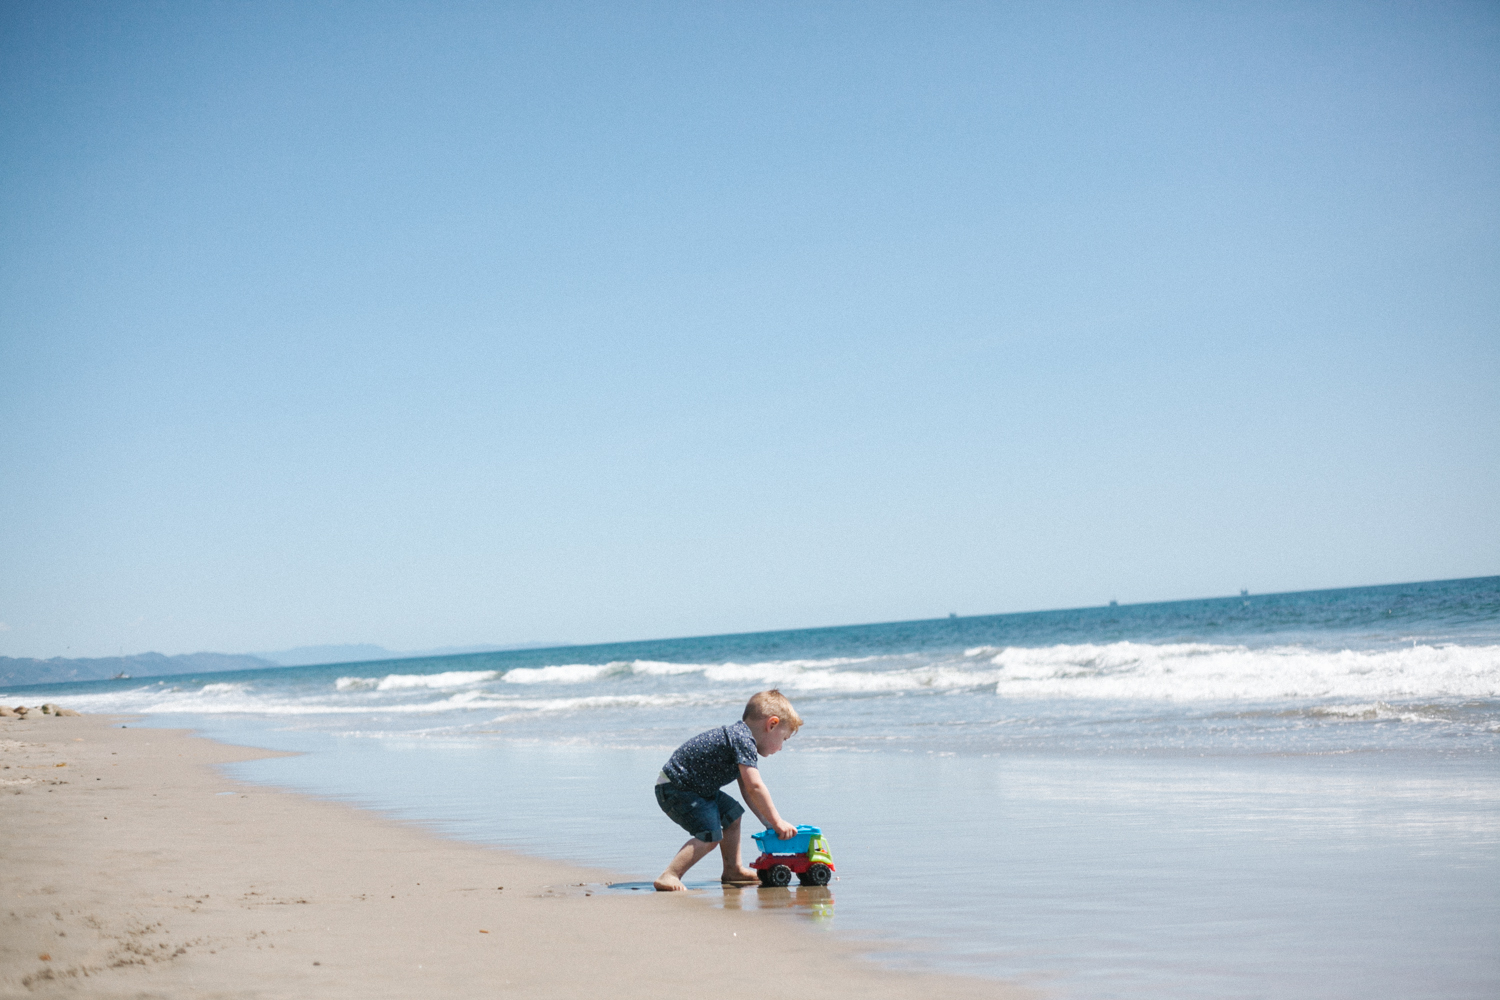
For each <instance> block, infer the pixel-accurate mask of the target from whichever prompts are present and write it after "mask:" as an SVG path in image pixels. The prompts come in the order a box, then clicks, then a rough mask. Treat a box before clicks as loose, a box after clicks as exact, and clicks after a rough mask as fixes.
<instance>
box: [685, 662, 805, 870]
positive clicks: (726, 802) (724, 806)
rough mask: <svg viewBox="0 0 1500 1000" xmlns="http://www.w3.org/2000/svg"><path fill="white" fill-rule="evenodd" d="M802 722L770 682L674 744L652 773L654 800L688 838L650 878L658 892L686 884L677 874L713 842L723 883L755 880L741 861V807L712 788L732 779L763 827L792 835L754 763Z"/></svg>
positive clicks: (707, 850)
mask: <svg viewBox="0 0 1500 1000" xmlns="http://www.w3.org/2000/svg"><path fill="white" fill-rule="evenodd" d="M801 727H802V719H801V718H800V717H799V716H798V715H797V713H796V711H795V710H794V709H793V708H792V703H791V702H789V701H787V700H786V696H784V695H783V694H782V693H781V692H780V691H776V690H774V689H773V690H771V691H762V692H761V693H760V694H757V695H754V696H752V697H751V699H750V703H749V704H747V705H746V706H745V714H744V715H743V716H742V717H741V719H740V721H739V722H736V723H735V724H734V725H732V726H720V727H719V728H718V729H710V730H709V731H708V732H706V733H699V734H698V735H697V736H694V737H693V738H692V739H690V740H688V741H687V742H686V743H684V744H683V745H682V746H680V747H678V748H677V751H676V752H675V753H673V754H672V757H671V759H670V760H668V761H667V766H666V767H664V768H662V769H661V773H660V774H659V775H657V777H656V803H657V805H659V806H661V810H662V812H664V813H666V814H667V816H668V817H670V818H671V820H672V822H674V823H676V824H677V825H678V826H680V827H682V828H683V829H684V830H686V831H687V832H688V833H691V834H692V835H693V839H691V840H689V841H688V842H687V843H686V844H683V845H682V850H680V851H678V852H677V856H676V857H675V858H673V859H672V863H671V864H669V865H667V870H666V871H664V872H662V873H661V876H660V877H659V878H657V880H656V882H655V885H656V888H657V889H658V890H659V891H661V892H681V891H682V890H684V889H686V888H687V887H686V886H684V885H683V884H682V876H684V875H686V874H687V870H688V869H689V868H691V867H693V865H695V864H697V863H698V862H699V861H701V860H703V857H704V856H705V855H707V854H708V853H710V852H711V851H712V850H713V849H714V848H715V847H718V848H719V853H720V854H722V855H723V856H724V875H723V878H722V881H723V882H724V883H725V884H727V885H749V884H752V883H755V882H758V881H760V877H759V876H758V875H757V874H756V872H755V870H754V869H753V868H746V867H745V866H744V865H742V864H741V863H740V817H741V816H743V815H744V814H745V807H744V806H742V805H740V804H739V803H738V802H736V801H735V800H734V799H732V798H730V797H729V796H728V795H725V794H724V793H723V792H721V791H719V789H720V788H722V787H724V786H725V785H727V784H729V782H731V781H734V780H738V781H739V783H740V794H741V795H743V796H744V797H745V801H746V802H748V803H749V804H750V808H751V810H752V811H753V812H754V813H755V815H756V816H758V817H760V821H761V822H762V823H764V824H766V827H767V828H768V829H772V830H775V831H776V836H778V837H780V838H781V839H782V840H786V839H787V838H788V837H791V836H793V835H795V834H796V832H797V828H796V827H794V826H792V824H790V823H788V822H787V821H786V820H784V819H782V818H781V814H780V813H778V812H777V811H776V806H775V805H774V804H773V803H772V802H771V792H770V791H769V790H768V789H767V788H766V783H765V782H764V781H762V780H761V778H760V769H759V768H758V767H756V762H757V760H758V758H759V757H769V756H771V754H773V753H775V752H776V751H777V750H780V749H781V744H783V743H785V742H786V741H787V740H788V739H790V738H791V735H792V734H793V733H795V732H796V731H797V730H798V729H800V728H801Z"/></svg>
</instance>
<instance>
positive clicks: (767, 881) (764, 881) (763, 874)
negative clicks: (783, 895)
mask: <svg viewBox="0 0 1500 1000" xmlns="http://www.w3.org/2000/svg"><path fill="white" fill-rule="evenodd" d="M760 884H761V885H763V886H765V887H766V888H768V889H769V888H770V887H771V870H770V869H769V868H762V869H761V870H760Z"/></svg>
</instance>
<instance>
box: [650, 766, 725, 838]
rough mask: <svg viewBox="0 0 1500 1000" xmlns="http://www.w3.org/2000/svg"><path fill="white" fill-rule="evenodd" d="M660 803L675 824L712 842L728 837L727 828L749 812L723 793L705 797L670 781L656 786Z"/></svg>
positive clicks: (695, 835) (663, 810) (658, 802)
mask: <svg viewBox="0 0 1500 1000" xmlns="http://www.w3.org/2000/svg"><path fill="white" fill-rule="evenodd" d="M656 804H657V805H659V806H661V811H662V812H664V813H666V814H667V817H668V818H669V819H671V820H672V822H673V823H676V824H677V825H678V826H680V827H682V828H683V829H684V830H686V831H687V832H688V833H691V834H692V835H693V836H694V837H697V838H698V839H699V840H702V841H706V842H707V843H710V844H713V843H717V842H718V841H720V840H722V839H724V827H726V826H728V825H729V824H731V823H733V822H734V821H735V820H737V819H739V818H740V817H741V816H743V815H745V807H744V806H742V805H740V804H739V803H738V802H736V801H735V800H734V799H733V797H731V796H729V795H726V794H724V793H723V792H715V793H714V797H713V798H711V799H705V798H704V797H703V796H701V795H699V794H698V793H697V792H690V791H688V790H687V789H686V788H683V787H682V786H681V785H674V784H672V783H671V782H670V781H665V782H662V783H661V784H660V785H657V786H656Z"/></svg>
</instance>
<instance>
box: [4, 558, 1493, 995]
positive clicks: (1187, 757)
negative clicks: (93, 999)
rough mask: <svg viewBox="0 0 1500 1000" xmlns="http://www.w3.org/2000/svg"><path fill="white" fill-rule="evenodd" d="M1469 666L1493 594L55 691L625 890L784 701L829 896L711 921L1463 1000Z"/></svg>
mask: <svg viewBox="0 0 1500 1000" xmlns="http://www.w3.org/2000/svg"><path fill="white" fill-rule="evenodd" d="M1497 633H1500V579H1495V578H1490V579H1487V580H1479V581H1450V582H1447V583H1439V584H1420V585H1411V586H1408V587H1404V588H1364V589H1360V590H1353V591H1336V592H1321V593H1316V594H1308V595H1271V596H1268V597H1263V598H1248V599H1226V600H1219V601H1203V602H1181V603H1180V604H1174V605H1152V606H1144V607H1140V608H1109V609H1084V610H1083V611H1074V612H1051V613H1044V614H1037V615H1020V616H994V617H992V618H986V619H958V620H954V621H949V620H944V621H937V622H926V623H922V622H916V623H911V622H908V623H897V624H894V625H880V626H863V627H855V628H845V629H826V630H814V631H813V632H809V633H775V634H770V635H764V636H727V637H708V638H704V639H685V640H673V641H668V642H660V643H646V644H623V645H618V646H611V647H587V648H582V649H563V650H542V651H534V650H528V651H524V652H520V653H514V654H481V655H478V656H469V657H448V658H441V659H434V660H428V661H400V662H393V663H384V664H356V665H348V664H346V665H339V666H333V667H314V668H292V669H286V670H279V671H257V672H251V673H246V674H233V675H213V676H210V677H203V678H196V679H194V678H165V679H161V680H160V681H156V680H148V681H117V682H102V683H95V684H77V685H66V686H54V687H53V688H50V689H48V690H49V692H50V695H51V696H55V697H56V699H57V700H62V698H63V697H64V689H66V697H67V703H68V704H70V705H75V706H77V707H80V708H83V709H85V710H92V711H142V712H146V713H148V716H149V718H150V720H151V722H152V724H161V725H173V726H182V725H187V726H192V727H195V728H199V729H201V730H203V731H204V732H206V733H207V734H209V735H212V736H215V737H218V738H221V739H225V740H229V741H232V742H238V743H246V744H251V745H257V746H266V747H273V748H280V749H296V750H304V751H307V753H306V755H304V756H300V757H292V758H278V759H273V760H264V761H255V762H250V763H246V764H241V765H236V766H235V767H234V768H233V770H234V772H235V773H236V774H237V775H239V776H241V777H244V778H246V779H248V780H252V781H262V782H268V783H273V784H276V785H281V786H285V787H292V788H298V789H304V790H307V791H310V792H314V793H316V794H321V795H329V796H337V797H342V798H347V799H350V800H353V801H355V802H358V803H360V804H363V805H367V806H370V807H373V808H377V809H381V810H385V811H387V812H389V813H392V814H394V815H397V816H401V817H405V818H409V819H413V820H417V821H420V822H423V823H427V824H430V825H432V826H433V827H434V828H436V829H438V830H440V831H442V832H444V833H446V834H448V835H451V836H456V837H462V838H465V839H472V840H477V841H481V842H486V843H494V844H500V845H505V846H510V847H516V848H521V849H524V850H529V851H534V852H538V853H542V854H547V855H551V856H556V857H560V858H564V859H568V860H572V861H577V862H582V863H586V864H591V865H597V866H600V867H603V868H606V869H608V870H611V871H615V872H619V873H620V874H621V875H622V876H625V877H626V878H627V880H628V881H631V882H635V883H636V885H635V886H632V885H629V884H626V885H624V886H621V887H611V888H610V889H609V891H618V892H631V891H637V890H638V888H639V884H640V883H642V882H645V881H648V880H649V879H650V878H651V877H652V876H654V875H655V874H656V873H657V872H658V871H659V870H660V868H661V867H662V866H663V865H664V864H665V862H666V860H667V859H668V858H669V857H670V855H671V854H672V852H673V850H674V849H675V848H676V846H677V845H679V844H680V843H681V841H682V840H683V836H684V835H683V834H682V833H681V831H679V830H677V829H676V828H675V827H674V826H673V825H672V824H671V823H670V822H669V821H668V820H667V819H666V818H665V817H664V816H662V815H661V814H660V812H659V811H658V810H657V809H656V807H655V803H654V800H653V798H652V795H651V782H652V781H653V780H654V777H655V774H656V771H657V769H658V768H659V767H660V766H661V764H662V762H663V761H664V759H665V757H666V756H667V754H669V753H670V751H671V750H672V748H673V747H675V746H676V745H677V743H679V742H681V741H682V740H683V739H685V738H686V737H688V736H691V735H693V734H694V733H696V732H698V731H700V730H702V729H704V728H707V727H708V726H711V725H716V724H721V723H723V722H727V721H731V720H732V719H733V718H736V717H737V716H738V714H739V708H740V706H741V705H742V704H743V701H744V698H745V696H746V695H747V694H748V693H749V692H751V691H754V690H756V689H758V688H761V687H765V686H768V685H770V684H777V685H779V686H781V687H782V689H783V690H785V691H787V692H788V693H789V694H790V695H791V696H792V697H793V699H794V701H795V702H796V704H797V705H798V706H799V709H800V710H801V711H802V713H803V715H804V716H805V717H806V719H807V726H806V727H805V728H804V729H803V731H802V732H800V733H799V734H798V735H797V736H796V737H795V738H794V739H793V740H791V741H789V742H788V744H787V748H786V750H784V751H783V752H782V753H781V754H779V755H777V756H775V757H773V758H769V759H767V760H765V761H763V773H764V774H765V776H766V778H767V781H768V784H769V785H770V787H771V789H772V791H773V793H774V795H775V797H776V800H777V803H778V806H779V807H780V808H781V810H782V812H783V814H784V815H786V816H787V818H788V819H790V820H791V821H792V822H809V823H815V824H818V825H820V826H822V827H823V829H824V830H825V832H826V833H827V835H828V837H829V839H830V842H831V845H832V848H833V854H834V859H835V862H836V863H837V865H838V869H839V872H838V874H839V878H838V881H836V882H835V883H834V884H833V885H832V886H830V887H829V889H828V890H806V889H795V888H794V889H790V890H761V889H749V890H721V889H719V888H718V887H716V886H712V885H711V883H709V884H706V885H705V887H704V888H702V889H701V891H703V892H705V893H707V894H709V895H711V896H712V897H713V898H714V899H715V900H717V901H719V902H720V903H721V905H725V906H735V907H740V908H765V909H778V910H784V911H785V912H786V913H787V914H788V915H789V916H791V917H793V918H795V919H799V920H800V921H802V923H803V924H804V926H806V927H807V928H808V931H809V933H814V932H819V933H820V932H832V933H838V934H842V935H848V936H855V937H858V938H861V939H865V940H868V941H870V942H872V943H873V944H876V945H878V946H879V950H878V952H877V955H876V960H877V961H881V962H886V963H889V964H892V965H897V966H902V967H911V968H944V969H953V970H962V971H968V972H972V973H975V974H979V975H986V976H996V977H1004V978H1009V979H1018V980H1021V981H1024V982H1028V983H1032V984H1035V985H1040V986H1045V987H1047V988H1049V989H1050V990H1051V991H1053V992H1055V993H1056V994H1058V995H1060V996H1065V997H1106V998H1113V997H1119V998H1144V997H1198V996H1203V997H1208V996H1212V997H1247V998H1248V997H1264V996H1276V997H1290V998H1297V997H1343V996H1349V997H1355V996H1359V997H1364V996H1370V995H1376V994H1379V995H1399V996H1418V997H1420V996H1443V997H1468V996H1473V997H1480V996H1484V997H1490V996H1495V995H1497V994H1500V755H1497V752H1496V751H1497V750H1500V639H1497ZM9 697H11V696H10V695H9V694H7V699H8V698H9ZM748 846H749V845H748V838H747V848H748ZM702 864H703V866H704V867H702V868H700V869H698V870H696V871H695V872H694V873H693V874H694V875H695V876H697V877H698V878H700V880H702V879H711V878H712V876H713V875H714V874H715V872H714V870H713V867H712V866H713V865H714V864H715V860H714V859H713V858H710V859H708V860H706V861H705V862H703V863H702Z"/></svg>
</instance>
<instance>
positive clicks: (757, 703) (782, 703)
mask: <svg viewBox="0 0 1500 1000" xmlns="http://www.w3.org/2000/svg"><path fill="white" fill-rule="evenodd" d="M773 715H774V716H776V717H777V718H779V719H780V720H781V721H782V722H785V723H788V724H789V725H791V727H792V732H794V733H795V732H796V731H797V730H799V729H801V728H802V716H800V715H798V714H797V710H796V709H795V708H793V707H792V703H791V702H789V701H787V700H786V695H784V694H782V693H781V692H780V691H778V690H776V689H775V688H772V689H771V690H769V691H761V692H760V693H759V694H753V695H751V696H750V700H749V701H748V702H746V703H745V714H744V715H742V716H740V718H741V719H743V720H744V721H746V722H749V721H750V720H751V719H769V718H770V717H771V716H773Z"/></svg>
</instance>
